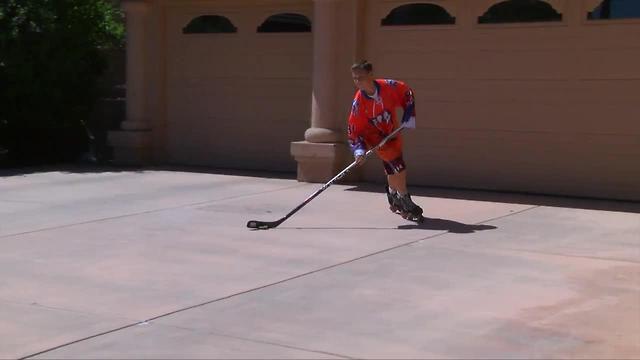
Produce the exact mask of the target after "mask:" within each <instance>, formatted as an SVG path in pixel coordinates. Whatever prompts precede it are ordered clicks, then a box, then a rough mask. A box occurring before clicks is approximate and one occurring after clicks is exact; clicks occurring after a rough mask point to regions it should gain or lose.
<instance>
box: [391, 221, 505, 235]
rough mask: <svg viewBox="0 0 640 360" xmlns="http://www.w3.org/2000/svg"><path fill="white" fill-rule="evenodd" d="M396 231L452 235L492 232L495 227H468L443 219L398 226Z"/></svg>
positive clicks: (467, 225)
mask: <svg viewBox="0 0 640 360" xmlns="http://www.w3.org/2000/svg"><path fill="white" fill-rule="evenodd" d="M398 229H401V230H415V229H422V230H443V231H448V232H450V233H454V234H471V233H474V232H476V231H483V230H494V229H497V227H495V226H493V225H469V224H463V223H459V222H457V221H453V220H445V219H432V218H427V217H425V218H424V221H423V222H422V223H419V224H410V225H400V226H398Z"/></svg>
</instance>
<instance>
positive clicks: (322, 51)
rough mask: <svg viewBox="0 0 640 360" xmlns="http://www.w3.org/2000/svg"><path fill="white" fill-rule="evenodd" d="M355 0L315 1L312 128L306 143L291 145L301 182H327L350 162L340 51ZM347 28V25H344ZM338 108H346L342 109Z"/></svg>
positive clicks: (307, 133)
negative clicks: (347, 13)
mask: <svg viewBox="0 0 640 360" xmlns="http://www.w3.org/2000/svg"><path fill="white" fill-rule="evenodd" d="M350 2H352V1H351V0H315V1H314V14H313V75H312V81H313V89H312V90H313V91H312V99H311V127H310V128H309V129H307V130H306V131H305V133H304V139H305V140H304V141H297V142H293V143H291V154H292V155H293V157H294V158H295V159H296V161H297V162H298V180H299V181H308V182H325V181H327V180H329V179H331V178H332V177H333V176H334V175H335V174H336V173H338V172H339V171H340V170H341V169H342V168H343V167H344V165H345V163H347V161H348V160H349V159H350V153H349V150H348V146H347V145H346V143H345V140H346V134H345V133H344V130H343V129H344V127H345V126H344V123H345V122H346V118H345V112H344V111H338V108H348V106H349V104H337V100H338V95H337V94H338V93H339V86H338V83H339V81H338V79H337V76H339V74H340V72H339V69H338V64H341V61H339V60H340V59H341V58H344V55H345V54H344V51H341V49H340V41H341V36H343V33H342V31H341V30H344V29H342V28H341V25H342V24H341V22H340V19H341V17H343V16H344V14H341V11H340V10H343V9H344V8H345V4H346V6H347V7H349V3H350ZM343 26H344V25H343ZM337 105H343V106H340V107H338V106H337Z"/></svg>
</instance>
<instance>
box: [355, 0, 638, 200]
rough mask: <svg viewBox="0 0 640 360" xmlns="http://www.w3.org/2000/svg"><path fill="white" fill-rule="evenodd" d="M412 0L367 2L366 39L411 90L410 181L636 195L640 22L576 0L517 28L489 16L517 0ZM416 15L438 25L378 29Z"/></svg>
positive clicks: (376, 175)
mask: <svg viewBox="0 0 640 360" xmlns="http://www.w3.org/2000/svg"><path fill="white" fill-rule="evenodd" d="M591 2H592V3H593V1H591ZM407 3H408V2H407V1H386V2H382V1H369V2H368V3H367V4H368V5H369V9H370V11H369V17H368V25H367V41H366V46H367V58H368V59H370V60H371V61H372V62H373V63H374V66H376V67H377V72H378V74H379V75H382V76H385V77H392V78H397V79H400V80H405V81H407V82H408V83H409V84H410V85H411V86H412V87H413V88H414V90H415V94H416V103H417V115H418V127H419V128H418V129H417V130H416V131H414V132H413V133H411V134H407V141H406V144H407V150H406V157H405V158H406V160H407V162H408V166H409V169H410V170H409V171H410V172H409V174H410V176H409V177H410V180H411V182H412V183H414V184H422V185H438V186H455V187H468V188H484V189H500V190H515V191H527V192H541V193H555V194H569V195H586V196H596V197H611V198H622V199H636V200H638V199H640V185H639V184H640V166H638V159H639V158H640V121H638V119H639V118H640V112H639V107H638V104H639V103H640V92H639V91H637V89H640V66H639V65H638V64H640V48H638V47H637V40H635V39H638V37H640V19H626V20H590V19H588V18H587V10H593V9H586V8H585V7H586V5H585V2H582V1H573V0H568V1H549V2H543V1H539V2H537V3H536V2H530V3H531V4H534V3H535V6H537V8H536V9H533V10H530V11H527V12H524V13H525V14H531V16H533V17H535V16H542V17H547V20H548V21H544V22H520V23H490V22H492V21H495V20H496V18H497V19H500V17H504V16H506V15H509V14H513V13H515V12H510V11H508V10H509V9H506V10H507V11H505V8H504V6H508V5H514V4H515V5H517V4H518V2H509V1H506V2H503V1H498V0H496V1H493V2H492V1H485V0H483V1H457V0H444V1H433V3H436V4H438V5H435V4H431V2H424V3H425V5H422V7H421V9H418V8H415V9H414V11H412V12H407V10H408V7H403V6H404V5H406V4H407ZM412 3H418V2H412ZM427 3H429V4H427ZM519 3H520V4H522V3H523V2H519ZM492 4H494V5H498V4H500V5H498V6H497V7H493V8H492ZM552 5H553V6H552ZM412 6H414V5H412ZM394 9H395V13H394ZM489 10H491V11H489ZM443 11H444V13H443ZM596 11H599V10H597V9H596ZM421 12H422V14H426V15H425V16H426V17H427V18H428V19H431V20H430V21H433V22H434V23H435V24H431V25H404V26H382V25H381V21H384V22H385V23H389V22H393V21H394V19H395V20H398V19H400V20H405V21H408V22H412V21H416V20H419V19H420V16H418V15H419V14H420V13H421ZM612 13H613V12H612ZM411 14H412V15H411ZM417 14H418V15H417ZM505 14H506V15H505ZM383 19H385V20H383ZM525 20H527V21H528V20H532V19H525ZM533 20H535V19H533ZM634 89H635V90H634ZM365 174H366V175H365V176H366V177H367V178H368V179H370V180H377V181H382V180H383V176H382V172H381V171H380V169H379V168H378V166H376V165H369V167H368V168H367V169H366V171H365Z"/></svg>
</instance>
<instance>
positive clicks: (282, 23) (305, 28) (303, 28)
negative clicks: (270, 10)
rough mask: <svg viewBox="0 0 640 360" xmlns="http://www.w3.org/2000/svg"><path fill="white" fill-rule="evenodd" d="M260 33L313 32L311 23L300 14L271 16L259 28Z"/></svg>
mask: <svg viewBox="0 0 640 360" xmlns="http://www.w3.org/2000/svg"><path fill="white" fill-rule="evenodd" d="M258 32H259V33H283V32H284V33H300V32H311V21H310V20H309V18H307V17H306V16H304V15H300V14H289V13H283V14H276V15H271V16H269V17H268V18H267V20H265V21H264V22H263V23H262V25H260V26H258Z"/></svg>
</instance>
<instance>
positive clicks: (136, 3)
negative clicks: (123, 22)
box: [120, 0, 151, 14]
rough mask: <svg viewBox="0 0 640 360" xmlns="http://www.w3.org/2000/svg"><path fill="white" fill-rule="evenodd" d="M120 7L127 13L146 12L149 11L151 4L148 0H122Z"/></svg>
mask: <svg viewBox="0 0 640 360" xmlns="http://www.w3.org/2000/svg"><path fill="white" fill-rule="evenodd" d="M120 8H121V9H122V10H124V11H125V12H126V13H127V14H132V13H133V14H144V13H146V12H148V11H149V9H150V8H151V4H149V1H147V0H122V3H121V4H120Z"/></svg>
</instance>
